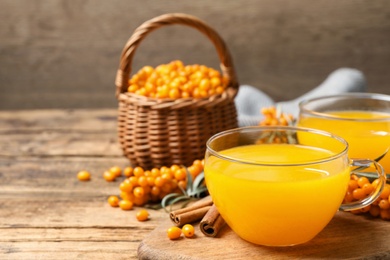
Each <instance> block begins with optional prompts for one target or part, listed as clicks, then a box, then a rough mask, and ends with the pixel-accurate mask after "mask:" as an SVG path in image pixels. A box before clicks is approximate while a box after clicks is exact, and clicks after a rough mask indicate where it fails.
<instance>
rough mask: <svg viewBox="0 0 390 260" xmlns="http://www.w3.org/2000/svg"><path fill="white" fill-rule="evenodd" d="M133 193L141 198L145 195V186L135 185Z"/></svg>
mask: <svg viewBox="0 0 390 260" xmlns="http://www.w3.org/2000/svg"><path fill="white" fill-rule="evenodd" d="M133 194H134V196H135V197H136V198H141V197H143V196H144V195H145V190H144V188H143V187H135V188H134V190H133Z"/></svg>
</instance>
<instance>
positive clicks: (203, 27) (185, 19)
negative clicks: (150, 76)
mask: <svg viewBox="0 0 390 260" xmlns="http://www.w3.org/2000/svg"><path fill="white" fill-rule="evenodd" d="M173 24H181V25H187V26H190V27H193V28H195V29H198V30H199V31H200V32H202V33H203V34H205V35H206V36H207V37H208V38H209V39H210V40H211V42H212V43H213V44H214V46H215V48H216V50H217V52H218V56H219V60H220V68H221V71H222V74H223V75H224V76H226V77H228V79H229V86H228V87H231V88H233V90H234V93H233V95H235V94H236V93H237V91H238V82H237V76H236V72H235V69H234V66H233V62H232V58H231V55H230V52H229V50H228V49H227V47H226V45H225V42H224V41H223V40H222V38H221V37H220V36H219V34H218V33H217V32H216V31H215V30H214V29H212V28H211V27H210V26H208V25H207V24H206V23H204V22H203V21H201V20H200V19H198V18H197V17H195V16H191V15H188V14H181V13H171V14H164V15H161V16H157V17H155V18H153V19H151V20H148V21H146V22H144V23H143V24H141V25H140V26H139V27H138V28H137V29H136V30H135V31H134V33H133V35H132V36H131V37H130V38H129V40H128V41H127V43H126V45H125V47H124V48H123V51H122V54H121V59H120V64H119V69H118V71H117V74H116V79H115V85H116V96H117V97H119V94H120V93H124V92H127V88H128V80H129V77H130V73H131V61H132V59H133V56H134V53H135V50H136V49H137V47H138V45H139V44H140V42H141V41H142V40H143V39H144V38H145V37H146V36H147V35H148V34H149V33H150V32H152V31H154V30H156V29H158V28H160V27H162V26H165V25H173Z"/></svg>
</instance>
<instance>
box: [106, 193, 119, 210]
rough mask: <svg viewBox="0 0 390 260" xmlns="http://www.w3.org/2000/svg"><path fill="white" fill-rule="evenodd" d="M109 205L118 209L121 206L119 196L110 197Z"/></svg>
mask: <svg viewBox="0 0 390 260" xmlns="http://www.w3.org/2000/svg"><path fill="white" fill-rule="evenodd" d="M107 202H108V204H110V206H111V207H118V206H119V198H118V197H117V196H114V195H112V196H110V197H108V199H107Z"/></svg>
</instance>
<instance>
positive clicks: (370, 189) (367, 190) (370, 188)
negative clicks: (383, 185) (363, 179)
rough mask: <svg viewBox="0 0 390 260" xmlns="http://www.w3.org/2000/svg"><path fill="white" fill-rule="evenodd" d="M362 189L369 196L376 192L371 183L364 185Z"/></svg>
mask: <svg viewBox="0 0 390 260" xmlns="http://www.w3.org/2000/svg"><path fill="white" fill-rule="evenodd" d="M362 189H363V191H364V193H365V194H366V195H369V194H371V192H373V191H374V189H375V188H374V186H373V185H372V184H371V183H365V184H364V185H363V187H362Z"/></svg>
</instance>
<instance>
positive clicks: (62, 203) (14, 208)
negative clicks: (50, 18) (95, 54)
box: [0, 109, 166, 259]
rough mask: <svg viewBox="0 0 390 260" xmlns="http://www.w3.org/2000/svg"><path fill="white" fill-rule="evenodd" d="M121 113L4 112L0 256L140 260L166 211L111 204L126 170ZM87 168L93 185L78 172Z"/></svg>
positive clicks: (0, 123)
mask: <svg viewBox="0 0 390 260" xmlns="http://www.w3.org/2000/svg"><path fill="white" fill-rule="evenodd" d="M116 113H117V112H116V110H115V109H112V110H67V111H64V110H37V111H1V112H0V133H1V134H0V144H1V149H0V259H37V258H38V259H75V258H82V259H136V258H137V247H138V245H139V244H140V242H141V241H142V239H143V238H144V237H145V235H146V234H148V233H150V232H151V231H152V230H153V229H154V228H155V227H156V226H157V224H158V223H159V222H160V221H161V218H165V217H166V213H165V212H159V211H152V210H151V211H150V214H151V218H150V220H149V221H147V222H142V223H141V222H138V221H137V220H136V218H135V214H136V212H137V209H135V210H132V211H122V210H120V209H119V208H112V207H110V206H109V205H108V203H107V197H108V196H109V195H113V194H118V191H119V189H118V186H119V180H117V181H116V182H113V183H108V182H106V181H105V180H104V179H103V177H102V174H103V172H104V171H105V170H106V169H108V168H110V167H111V166H114V165H118V166H120V167H124V166H127V165H128V164H129V163H128V161H127V159H125V158H124V157H123V156H122V151H121V150H120V147H119V145H118V142H117V136H116ZM82 169H86V170H88V171H90V172H91V173H92V179H91V181H89V182H80V181H79V180H78V179H77V177H76V175H77V172H78V171H79V170H82Z"/></svg>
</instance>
